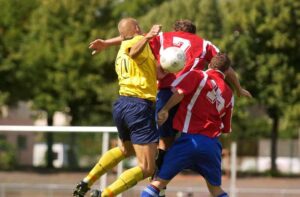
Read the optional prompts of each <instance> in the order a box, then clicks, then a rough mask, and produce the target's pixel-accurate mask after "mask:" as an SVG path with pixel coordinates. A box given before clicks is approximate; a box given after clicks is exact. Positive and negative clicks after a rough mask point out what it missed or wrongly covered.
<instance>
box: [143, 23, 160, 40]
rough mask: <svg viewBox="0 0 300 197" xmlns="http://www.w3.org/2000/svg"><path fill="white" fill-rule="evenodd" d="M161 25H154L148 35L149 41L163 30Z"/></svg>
mask: <svg viewBox="0 0 300 197" xmlns="http://www.w3.org/2000/svg"><path fill="white" fill-rule="evenodd" d="M161 27H162V26H161V25H153V26H152V28H151V29H150V31H149V32H148V33H147V34H146V36H145V37H146V38H148V39H151V38H153V37H154V36H157V35H158V33H159V32H160V30H161Z"/></svg>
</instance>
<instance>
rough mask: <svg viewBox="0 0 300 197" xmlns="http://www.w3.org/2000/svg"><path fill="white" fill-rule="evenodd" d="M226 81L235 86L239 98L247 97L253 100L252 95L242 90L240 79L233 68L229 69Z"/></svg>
mask: <svg viewBox="0 0 300 197" xmlns="http://www.w3.org/2000/svg"><path fill="white" fill-rule="evenodd" d="M226 80H227V81H228V82H229V83H230V84H232V85H233V86H234V89H235V90H236V91H237V95H238V96H246V97H248V98H251V97H252V95H251V93H250V92H249V91H248V90H246V89H244V88H242V86H241V84H240V81H239V79H238V78H237V75H236V72H235V71H234V69H233V68H232V67H229V69H228V70H227V71H226Z"/></svg>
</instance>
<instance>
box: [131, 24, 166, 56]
mask: <svg viewBox="0 0 300 197" xmlns="http://www.w3.org/2000/svg"><path fill="white" fill-rule="evenodd" d="M160 30H161V25H153V26H152V28H151V30H150V31H149V32H148V33H147V34H146V35H145V36H144V38H142V39H141V40H140V41H138V42H137V43H136V44H134V45H133V46H132V47H131V49H130V51H129V56H130V57H132V58H135V57H136V56H137V55H138V54H140V53H141V52H142V51H143V49H144V47H145V46H146V44H147V43H148V41H149V40H150V39H151V38H153V37H154V36H156V35H158V33H159V32H160Z"/></svg>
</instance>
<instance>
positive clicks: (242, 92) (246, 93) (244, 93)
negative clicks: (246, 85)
mask: <svg viewBox="0 0 300 197" xmlns="http://www.w3.org/2000/svg"><path fill="white" fill-rule="evenodd" d="M237 95H238V97H241V96H245V97H248V98H252V95H251V93H250V92H249V91H248V90H246V89H243V88H241V89H239V90H238V91H237Z"/></svg>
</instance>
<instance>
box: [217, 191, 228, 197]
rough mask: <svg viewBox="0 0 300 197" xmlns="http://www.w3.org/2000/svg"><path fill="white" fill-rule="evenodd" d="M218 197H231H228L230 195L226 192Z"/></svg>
mask: <svg viewBox="0 0 300 197" xmlns="http://www.w3.org/2000/svg"><path fill="white" fill-rule="evenodd" d="M218 197H229V196H228V194H227V193H226V192H224V193H222V194H220V195H218Z"/></svg>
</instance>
